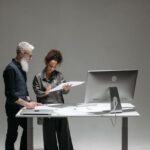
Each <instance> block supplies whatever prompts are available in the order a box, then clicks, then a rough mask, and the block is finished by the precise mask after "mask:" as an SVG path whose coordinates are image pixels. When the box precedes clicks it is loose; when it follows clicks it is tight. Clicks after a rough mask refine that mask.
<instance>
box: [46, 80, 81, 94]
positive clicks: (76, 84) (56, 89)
mask: <svg viewBox="0 0 150 150" xmlns="http://www.w3.org/2000/svg"><path fill="white" fill-rule="evenodd" d="M83 83H84V81H69V82H65V83H61V84H59V85H58V86H56V87H55V88H53V89H51V90H50V91H49V92H54V91H58V90H62V89H63V87H64V86H65V85H70V86H71V87H74V86H78V85H81V84H83Z"/></svg>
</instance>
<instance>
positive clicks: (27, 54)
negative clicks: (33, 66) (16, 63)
mask: <svg viewBox="0 0 150 150" xmlns="http://www.w3.org/2000/svg"><path fill="white" fill-rule="evenodd" d="M31 59H32V51H24V52H23V53H22V59H21V61H20V63H21V66H22V70H24V71H25V72H28V70H29V61H30V60H31Z"/></svg>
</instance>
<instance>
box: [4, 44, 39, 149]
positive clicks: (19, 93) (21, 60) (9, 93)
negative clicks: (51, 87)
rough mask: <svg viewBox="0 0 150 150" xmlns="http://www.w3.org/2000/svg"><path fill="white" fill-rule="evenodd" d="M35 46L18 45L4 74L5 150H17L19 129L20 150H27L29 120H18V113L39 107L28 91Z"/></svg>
mask: <svg viewBox="0 0 150 150" xmlns="http://www.w3.org/2000/svg"><path fill="white" fill-rule="evenodd" d="M33 50H34V46H33V45H31V44H29V43H28V42H20V43H19V44H18V45H17V50H16V58H14V59H12V62H11V63H9V64H8V65H7V67H6V68H5V70H4V72H3V78H4V83H5V95H6V105H5V109H6V114H7V124H8V128H7V135H6V141H5V150H15V148H14V143H15V141H16V139H17V135H18V132H17V130H18V127H19V126H21V127H22V128H23V133H22V137H21V142H20V150H27V119H26V118H16V117H15V115H16V113H17V112H18V111H19V110H20V109H21V108H22V107H26V108H29V109H30V108H34V107H35V106H37V105H39V104H38V103H37V102H33V101H31V99H30V97H29V93H28V90H27V84H26V81H27V76H26V73H27V72H28V63H29V61H30V60H31V58H32V51H33Z"/></svg>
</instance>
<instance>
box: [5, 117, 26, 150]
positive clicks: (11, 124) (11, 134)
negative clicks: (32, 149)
mask: <svg viewBox="0 0 150 150" xmlns="http://www.w3.org/2000/svg"><path fill="white" fill-rule="evenodd" d="M7 125H8V127H7V134H6V141H5V150H15V147H14V144H15V141H16V139H17V136H18V127H19V126H21V127H22V128H23V132H22V137H21V141H20V150H27V119H26V118H16V117H15V116H14V117H8V118H7Z"/></svg>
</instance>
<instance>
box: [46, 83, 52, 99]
mask: <svg viewBox="0 0 150 150" xmlns="http://www.w3.org/2000/svg"><path fill="white" fill-rule="evenodd" d="M50 90H51V86H50V85H49V86H48V87H47V88H46V90H45V96H47V95H48V94H49V92H50Z"/></svg>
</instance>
